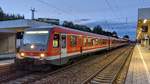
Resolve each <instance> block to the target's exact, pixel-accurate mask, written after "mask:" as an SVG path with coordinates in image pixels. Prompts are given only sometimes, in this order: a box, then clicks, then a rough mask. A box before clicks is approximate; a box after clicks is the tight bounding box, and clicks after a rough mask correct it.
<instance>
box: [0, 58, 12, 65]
mask: <svg viewBox="0 0 150 84" xmlns="http://www.w3.org/2000/svg"><path fill="white" fill-rule="evenodd" d="M12 63H14V60H13V59H11V60H1V61H0V65H7V64H12Z"/></svg>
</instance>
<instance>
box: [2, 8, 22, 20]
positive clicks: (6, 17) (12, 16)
mask: <svg viewBox="0 0 150 84" xmlns="http://www.w3.org/2000/svg"><path fill="white" fill-rule="evenodd" d="M16 19H24V16H21V15H20V14H17V15H15V14H7V13H4V11H3V9H2V8H1V7H0V21H4V20H16Z"/></svg>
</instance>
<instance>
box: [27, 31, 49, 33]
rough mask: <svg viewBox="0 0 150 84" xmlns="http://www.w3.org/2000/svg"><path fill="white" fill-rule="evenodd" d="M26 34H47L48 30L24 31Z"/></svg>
mask: <svg viewBox="0 0 150 84" xmlns="http://www.w3.org/2000/svg"><path fill="white" fill-rule="evenodd" d="M25 33H26V34H47V33H48V31H26V32H25Z"/></svg>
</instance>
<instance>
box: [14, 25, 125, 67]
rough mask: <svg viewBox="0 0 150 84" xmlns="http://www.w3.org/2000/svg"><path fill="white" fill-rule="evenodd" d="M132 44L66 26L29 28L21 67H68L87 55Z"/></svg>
mask: <svg viewBox="0 0 150 84" xmlns="http://www.w3.org/2000/svg"><path fill="white" fill-rule="evenodd" d="M127 44H128V41H127V40H124V39H120V38H119V39H117V38H114V37H109V36H104V35H99V34H94V33H89V32H84V31H80V30H75V29H71V28H66V27H62V26H41V27H33V28H29V29H26V30H25V31H24V36H23V42H22V44H21V46H20V49H19V52H18V54H17V56H16V59H15V63H16V64H18V65H21V66H22V65H23V64H27V65H30V64H32V65H45V64H46V65H47V64H50V65H57V66H60V65H64V64H67V63H68V62H69V61H70V60H72V59H73V58H76V57H79V56H82V55H84V54H88V53H92V52H97V51H101V50H105V49H108V48H115V47H119V46H123V45H127Z"/></svg>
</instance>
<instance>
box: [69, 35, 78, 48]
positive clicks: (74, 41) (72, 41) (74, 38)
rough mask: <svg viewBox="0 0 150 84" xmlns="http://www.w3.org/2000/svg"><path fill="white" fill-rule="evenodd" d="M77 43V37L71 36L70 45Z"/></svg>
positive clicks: (73, 45)
mask: <svg viewBox="0 0 150 84" xmlns="http://www.w3.org/2000/svg"><path fill="white" fill-rule="evenodd" d="M76 45H77V37H76V36H73V35H71V36H70V46H72V47H75V46H76Z"/></svg>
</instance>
